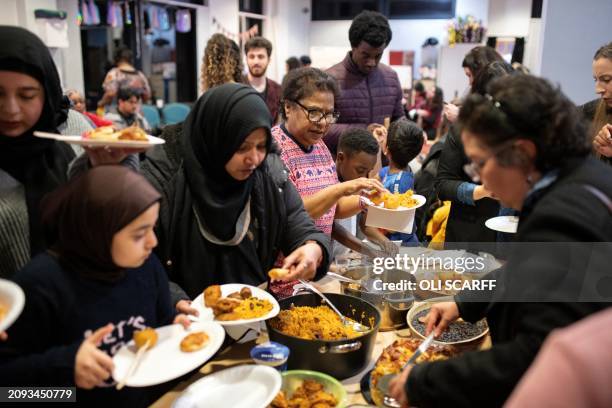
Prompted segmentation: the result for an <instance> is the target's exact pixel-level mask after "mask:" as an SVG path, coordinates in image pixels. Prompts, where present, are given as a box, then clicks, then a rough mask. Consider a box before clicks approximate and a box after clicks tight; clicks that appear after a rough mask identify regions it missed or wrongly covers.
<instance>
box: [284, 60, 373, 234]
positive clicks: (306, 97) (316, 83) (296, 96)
mask: <svg viewBox="0 0 612 408" xmlns="http://www.w3.org/2000/svg"><path fill="white" fill-rule="evenodd" d="M337 95H338V86H337V84H336V80H335V79H334V78H333V77H331V76H330V75H329V74H327V73H325V72H323V71H321V70H319V69H316V68H301V69H297V70H293V71H291V72H289V74H287V77H286V78H285V81H284V82H283V90H282V102H281V103H282V106H281V115H282V117H283V119H284V122H283V123H282V124H281V125H279V126H276V127H274V128H273V129H272V136H273V137H274V140H275V141H276V143H277V144H278V145H279V147H280V148H281V158H282V160H283V162H284V163H285V166H287V169H288V170H289V179H290V180H291V181H292V182H293V184H294V185H295V187H296V188H297V190H298V192H299V193H300V196H302V200H303V201H304V207H305V208H306V211H307V212H308V214H310V216H311V217H312V218H313V219H314V220H315V225H316V226H317V227H319V229H321V230H322V231H323V232H324V233H326V234H331V229H332V224H333V221H334V218H348V217H351V216H353V215H355V214H357V213H358V212H360V211H361V205H360V197H359V195H358V194H359V192H360V191H362V190H373V189H375V190H379V191H384V187H383V186H382V184H380V182H378V181H377V180H374V179H367V178H364V177H361V178H358V179H355V180H352V181H347V182H340V181H341V180H338V175H337V173H336V164H335V162H334V160H333V159H332V156H331V154H330V152H329V150H328V149H327V146H326V145H325V143H324V142H323V136H325V133H326V132H327V131H328V130H329V127H330V125H331V124H333V123H336V120H337V119H338V117H339V114H338V113H337V112H336V111H335V110H334V103H335V99H336V96H337Z"/></svg>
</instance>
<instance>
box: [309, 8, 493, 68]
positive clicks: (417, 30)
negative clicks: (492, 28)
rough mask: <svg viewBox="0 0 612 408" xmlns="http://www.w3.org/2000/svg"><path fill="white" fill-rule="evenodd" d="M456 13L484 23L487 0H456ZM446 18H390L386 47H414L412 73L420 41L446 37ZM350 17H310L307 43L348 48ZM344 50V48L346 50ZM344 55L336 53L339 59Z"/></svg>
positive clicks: (419, 52)
mask: <svg viewBox="0 0 612 408" xmlns="http://www.w3.org/2000/svg"><path fill="white" fill-rule="evenodd" d="M455 11H456V15H457V16H465V15H467V14H471V15H473V16H474V17H475V18H476V19H478V20H482V22H483V24H484V25H485V26H486V25H487V20H488V14H489V0H457V2H456V10H455ZM448 21H449V20H447V19H429V20H389V23H390V26H391V30H392V31H393V38H392V40H391V43H390V44H389V47H387V51H394V50H402V51H404V50H413V51H415V61H414V66H415V71H416V72H415V74H418V67H419V66H420V65H421V45H423V43H424V42H425V40H426V39H427V38H429V37H435V38H437V39H438V41H439V42H440V44H444V43H445V41H447V35H446V25H447V23H448ZM350 25H351V21H345V20H344V21H313V22H312V23H311V25H310V46H311V47H318V46H338V47H340V46H344V47H345V49H346V51H348V50H349V49H350V44H349V39H348V30H349V27H350ZM346 51H345V52H346ZM343 57H344V54H342V55H339V57H338V61H340V60H341V59H342V58H343ZM383 62H385V63H387V62H388V52H387V53H385V55H384V56H383Z"/></svg>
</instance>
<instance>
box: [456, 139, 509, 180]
mask: <svg viewBox="0 0 612 408" xmlns="http://www.w3.org/2000/svg"><path fill="white" fill-rule="evenodd" d="M515 141H516V140H515V139H513V140H508V141H507V142H504V143H502V144H501V145H499V146H498V147H496V148H494V149H492V152H491V154H489V155H488V156H487V157H485V158H484V159H482V160H478V161H472V162H470V163H468V164H466V165H464V166H463V171H464V172H465V174H467V175H468V177H469V178H471V179H472V181H473V182H474V183H480V181H481V179H480V172H481V171H482V169H483V168H484V166H485V165H486V164H487V162H488V161H489V159H491V158H492V157H495V156H499V155H501V154H502V153H503V152H505V151H506V150H508V149H509V148H512V147H514V142H515Z"/></svg>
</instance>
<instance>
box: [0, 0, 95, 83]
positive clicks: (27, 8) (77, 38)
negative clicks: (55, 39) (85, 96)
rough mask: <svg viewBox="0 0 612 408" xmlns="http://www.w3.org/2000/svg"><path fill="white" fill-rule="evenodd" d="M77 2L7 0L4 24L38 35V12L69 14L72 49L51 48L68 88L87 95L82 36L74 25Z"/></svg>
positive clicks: (3, 7)
mask: <svg viewBox="0 0 612 408" xmlns="http://www.w3.org/2000/svg"><path fill="white" fill-rule="evenodd" d="M77 7H78V1H77V0H3V1H2V9H3V10H2V14H0V24H7V25H16V26H20V27H23V28H26V29H28V30H30V31H32V32H33V33H35V34H38V26H37V24H36V19H35V18H34V10H36V9H51V10H56V9H59V10H63V11H67V12H68V17H67V18H68V41H69V43H70V46H69V48H52V49H50V52H51V55H52V57H53V60H54V61H55V65H56V66H57V70H58V72H59V75H60V79H61V81H62V87H64V88H76V89H77V90H79V91H81V92H83V89H84V86H83V61H82V57H81V33H80V31H79V28H78V27H77V26H76V24H74V21H76V12H77Z"/></svg>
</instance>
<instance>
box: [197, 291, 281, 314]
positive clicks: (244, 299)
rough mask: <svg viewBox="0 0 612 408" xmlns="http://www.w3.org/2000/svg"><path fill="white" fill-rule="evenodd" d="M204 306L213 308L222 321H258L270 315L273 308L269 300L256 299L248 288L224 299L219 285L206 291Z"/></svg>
mask: <svg viewBox="0 0 612 408" xmlns="http://www.w3.org/2000/svg"><path fill="white" fill-rule="evenodd" d="M204 306H206V307H210V308H212V310H213V313H214V315H215V319H216V320H220V321H231V320H242V319H256V318H258V317H262V316H265V315H266V314H268V313H270V311H271V310H272V308H273V305H272V303H270V301H269V300H267V299H259V298H256V297H254V296H253V294H252V293H251V289H249V288H248V287H246V286H245V287H243V288H242V289H241V290H240V291H239V292H234V293H230V294H229V295H227V296H226V297H222V295H221V287H220V286H219V285H212V286H209V287H207V288H206V289H205V290H204Z"/></svg>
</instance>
